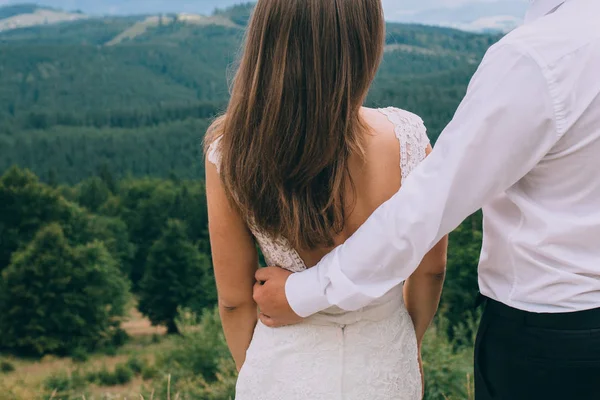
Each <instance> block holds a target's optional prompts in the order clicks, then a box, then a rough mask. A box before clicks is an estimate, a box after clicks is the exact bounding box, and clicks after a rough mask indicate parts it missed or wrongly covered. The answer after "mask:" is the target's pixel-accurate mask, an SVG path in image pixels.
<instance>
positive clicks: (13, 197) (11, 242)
mask: <svg viewBox="0 0 600 400" xmlns="http://www.w3.org/2000/svg"><path fill="white" fill-rule="evenodd" d="M0 204H2V207H0V271H2V270H3V269H4V268H6V267H7V266H8V264H9V263H10V258H11V255H12V253H13V252H14V251H16V250H17V249H19V248H21V247H23V246H24V245H26V244H27V243H28V242H29V241H30V240H31V239H32V238H33V236H34V235H35V234H36V233H37V232H38V230H39V229H40V228H41V227H42V226H44V225H46V224H48V223H51V222H61V223H62V224H66V225H68V224H71V223H74V221H75V220H76V219H77V218H78V217H80V216H81V212H80V210H79V209H78V208H77V207H76V206H75V205H73V204H70V203H68V202H67V201H65V200H64V199H63V198H62V197H61V196H60V195H59V194H58V193H57V192H56V191H55V190H53V189H52V188H51V187H49V186H46V185H43V184H41V183H40V182H39V180H38V178H37V177H36V176H35V175H33V174H32V173H31V172H29V171H23V170H20V169H18V168H11V169H10V170H9V171H7V172H6V173H5V174H4V176H2V177H1V178H0Z"/></svg>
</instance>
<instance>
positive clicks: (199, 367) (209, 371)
mask: <svg viewBox="0 0 600 400" xmlns="http://www.w3.org/2000/svg"><path fill="white" fill-rule="evenodd" d="M177 322H178V325H179V327H180V330H181V333H182V335H181V337H178V338H177V341H176V344H175V347H174V348H173V349H172V350H170V351H168V352H166V353H164V354H161V355H159V357H158V359H157V365H158V366H159V367H160V369H161V370H163V371H166V372H168V373H169V374H170V376H171V386H172V388H171V393H181V394H182V397H183V398H189V399H207V400H229V399H232V398H234V397H235V395H234V389H235V381H236V375H237V372H236V369H235V363H234V362H233V359H232V358H231V356H230V355H229V350H228V349H227V344H226V342H225V336H224V334H223V330H222V327H221V322H220V319H219V313H218V310H216V309H210V310H206V311H205V312H204V313H203V314H202V316H201V317H199V316H198V315H197V314H194V313H191V312H189V311H187V310H184V311H183V312H182V313H181V315H180V317H179V318H178V321H177ZM158 389H159V391H158V392H157V394H159V395H160V396H159V397H160V398H166V397H167V396H166V392H167V382H164V383H163V384H161V386H160V387H159V388H158Z"/></svg>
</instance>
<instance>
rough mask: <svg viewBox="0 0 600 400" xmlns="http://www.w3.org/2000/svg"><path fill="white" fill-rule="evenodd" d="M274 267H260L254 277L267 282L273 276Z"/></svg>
mask: <svg viewBox="0 0 600 400" xmlns="http://www.w3.org/2000/svg"><path fill="white" fill-rule="evenodd" d="M271 272H272V267H267V268H259V269H258V270H257V271H256V274H254V277H255V278H256V280H257V281H259V282H266V281H268V280H269V278H270V277H271Z"/></svg>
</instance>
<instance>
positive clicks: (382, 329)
mask: <svg viewBox="0 0 600 400" xmlns="http://www.w3.org/2000/svg"><path fill="white" fill-rule="evenodd" d="M380 112H381V113H382V114H384V115H386V116H387V118H388V119H389V121H390V122H391V123H392V124H393V125H394V128H395V129H394V131H395V133H396V137H397V138H398V140H399V142H400V168H401V172H402V178H403V180H404V179H405V178H407V177H408V176H409V174H410V173H411V172H412V171H413V170H414V169H415V168H416V166H417V165H418V164H419V163H420V162H421V161H423V159H424V158H425V152H426V148H427V146H428V145H429V138H428V137H427V132H426V130H425V125H424V124H423V121H422V120H421V118H419V117H418V116H416V115H414V114H412V113H410V112H408V111H404V110H400V109H397V108H391V107H390V108H386V109H381V110H380ZM207 157H208V160H209V161H210V162H211V163H213V164H214V165H215V166H216V167H217V170H220V164H221V151H220V139H217V140H216V141H215V142H214V143H213V144H212V145H211V146H210V148H209V151H208V155H207ZM249 227H250V230H251V231H252V233H253V235H254V237H255V239H256V241H257V242H258V244H259V246H260V248H261V250H262V252H263V255H264V256H265V260H266V261H267V263H268V264H269V265H278V266H280V267H282V268H285V269H287V270H289V271H292V272H298V271H304V270H306V269H307V267H306V264H305V263H304V261H303V260H302V258H301V257H300V255H299V254H298V252H297V251H296V250H295V249H294V248H292V247H291V246H290V245H289V242H288V241H286V240H285V238H272V237H269V236H268V235H265V234H264V233H262V232H261V231H260V229H258V228H257V227H256V226H255V225H254V224H252V223H250V224H249ZM382 295H384V296H383V297H382V298H381V299H378V300H376V301H374V302H372V303H371V304H369V305H366V306H365V307H364V308H361V309H359V310H356V311H352V312H347V311H344V310H342V309H340V308H338V307H335V306H334V307H329V308H328V309H327V310H325V311H323V312H320V313H318V314H316V315H313V316H312V317H311V318H309V319H307V320H306V321H304V322H303V323H302V324H299V325H295V326H290V327H285V328H279V329H271V328H268V327H266V326H265V325H263V324H261V323H259V324H258V325H257V328H256V330H255V332H254V337H253V339H252V342H251V344H250V348H249V349H248V351H247V354H246V362H245V363H244V366H243V368H242V370H241V371H240V374H239V377H238V383H237V388H236V400H307V399H310V400H336V399H340V400H365V399H369V400H418V399H421V398H422V393H421V391H422V389H421V373H420V370H419V364H418V349H417V339H416V335H415V328H414V326H413V324H412V320H411V318H410V315H409V314H408V311H407V310H406V306H405V305H404V300H403V296H402V286H400V285H396V287H395V288H393V289H392V290H390V291H389V292H386V293H385V294H384V293H382Z"/></svg>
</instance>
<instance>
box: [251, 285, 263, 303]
mask: <svg viewBox="0 0 600 400" xmlns="http://www.w3.org/2000/svg"><path fill="white" fill-rule="evenodd" d="M262 290H263V286H262V284H261V283H260V282H256V283H255V284H254V288H253V289H252V298H253V299H254V302H255V303H256V304H259V303H260V299H261V298H262V297H261V294H262Z"/></svg>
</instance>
